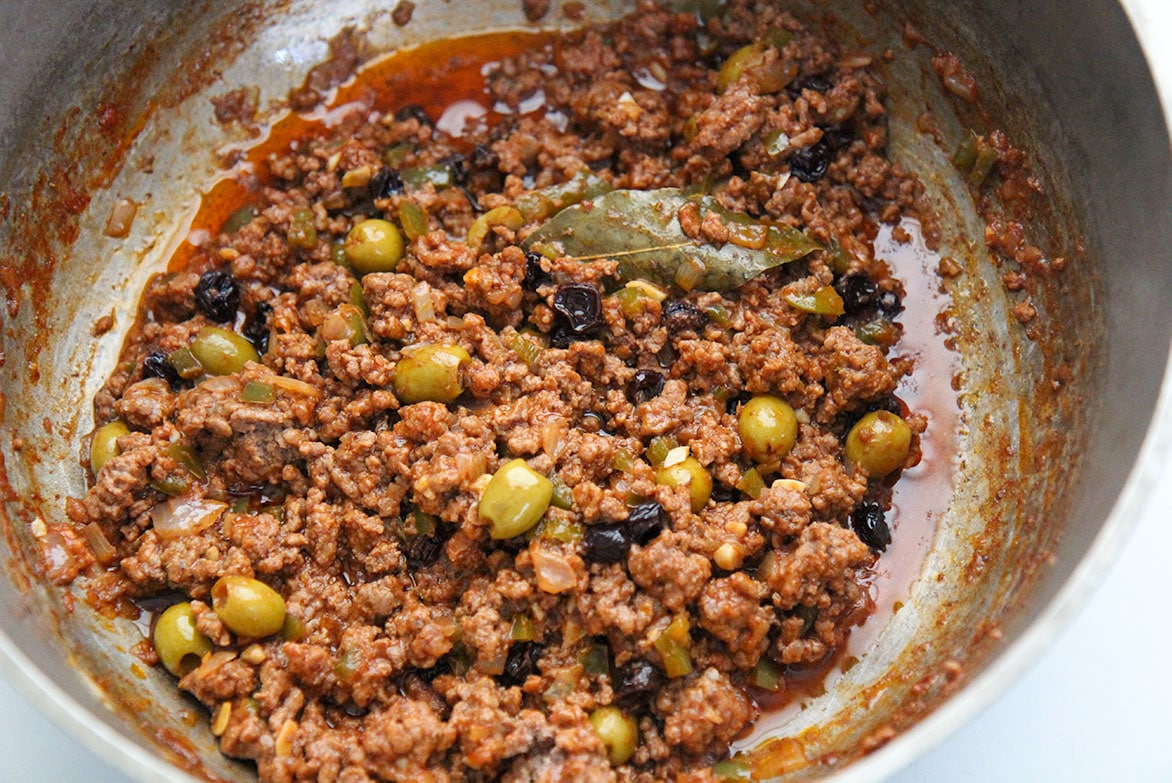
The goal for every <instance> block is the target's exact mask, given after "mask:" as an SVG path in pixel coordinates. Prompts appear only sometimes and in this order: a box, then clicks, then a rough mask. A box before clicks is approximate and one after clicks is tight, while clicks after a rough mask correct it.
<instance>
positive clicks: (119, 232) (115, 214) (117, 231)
mask: <svg viewBox="0 0 1172 783" xmlns="http://www.w3.org/2000/svg"><path fill="white" fill-rule="evenodd" d="M137 212H138V204H135V203H134V202H133V201H131V200H130V199H128V198H120V199H118V200H117V201H115V202H114V207H113V208H112V209H111V210H110V217H109V219H107V220H106V229H105V232H104V233H105V234H106V236H108V237H112V238H114V239H122V238H124V237H125V236H126V235H127V234H129V233H130V226H131V224H132V223H134V216H135V214H137Z"/></svg>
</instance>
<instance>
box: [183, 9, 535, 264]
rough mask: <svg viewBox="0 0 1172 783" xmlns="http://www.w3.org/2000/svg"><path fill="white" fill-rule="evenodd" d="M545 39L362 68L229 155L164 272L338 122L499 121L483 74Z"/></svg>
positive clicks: (452, 48) (416, 52) (519, 36)
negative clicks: (412, 118)
mask: <svg viewBox="0 0 1172 783" xmlns="http://www.w3.org/2000/svg"><path fill="white" fill-rule="evenodd" d="M550 39H551V35H550V34H549V33H540V32H523V31H510V32H501V33H489V34H484V35H477V36H469V37H467V38H455V39H445V40H442V41H433V42H431V43H425V44H422V45H420V46H417V47H415V48H413V49H406V50H400V51H396V52H392V53H391V54H388V55H386V56H384V57H380V58H378V59H376V60H373V61H371V62H369V63H366V64H365V65H363V66H362V68H361V70H360V71H359V72H358V74H357V75H355V76H354V77H352V78H351V79H349V80H348V81H346V82H345V83H343V84H341V85H340V86H338V87H337V88H335V89H334V90H333V91H332V94H331V95H329V97H328V98H327V99H326V101H325V102H324V104H323V105H321V106H319V107H317V108H316V109H314V110H313V111H311V112H306V113H297V112H289V113H287V114H285V115H283V116H282V117H280V118H279V119H277V120H276V121H275V122H273V123H272V124H271V125H269V126H268V127H267V128H265V129H263V130H262V133H261V135H260V137H259V138H258V139H257V140H256V141H254V142H250V143H249V144H248V145H247V146H246V147H244V148H242V149H237V150H235V151H234V153H233V155H232V158H233V161H234V163H233V165H232V168H231V169H230V170H229V171H228V172H227V173H226V175H225V177H224V178H223V179H220V180H218V181H217V182H216V183H215V184H214V185H213V186H212V187H211V189H210V190H208V191H207V193H206V194H204V196H203V199H202V200H201V202H200V206H199V209H198V211H197V212H196V214H195V217H194V218H193V219H192V222H191V228H190V230H189V231H188V234H187V237H186V239H185V241H184V242H182V243H181V244H180V245H179V247H178V248H177V249H176V250H175V252H174V254H173V255H172V256H171V258H170V261H169V263H168V269H169V270H171V271H177V270H180V269H183V268H185V267H187V265H188V264H189V263H191V261H192V258H193V257H194V256H195V255H196V254H197V253H198V251H199V246H200V245H201V244H203V243H204V242H206V241H207V240H208V239H209V238H211V237H212V236H214V235H215V234H217V233H218V232H219V231H220V228H221V226H223V225H224V222H225V221H226V220H227V219H228V218H229V217H231V216H232V214H233V213H235V212H236V211H237V210H239V209H241V208H243V207H246V206H248V205H249V204H250V203H251V202H252V201H253V200H254V198H255V196H254V194H255V193H256V191H257V189H258V188H260V187H262V186H264V185H267V184H270V183H271V182H272V174H271V172H270V171H269V168H268V160H269V158H270V157H271V156H273V155H281V154H284V153H287V152H289V151H290V150H295V149H297V148H298V147H299V146H301V145H302V144H303V143H304V141H305V140H307V139H315V138H320V137H322V136H324V135H326V133H327V132H328V131H329V130H330V129H331V128H332V127H333V126H334V125H336V124H337V123H338V122H339V121H341V120H342V119H343V118H346V117H352V116H354V115H355V114H367V113H370V112H372V111H376V110H377V111H382V112H393V111H395V110H396V109H399V108H402V107H404V106H410V105H417V106H420V107H422V109H423V111H424V112H426V114H427V116H428V117H430V118H431V119H432V121H434V122H437V123H438V124H439V125H440V127H441V128H445V129H448V128H449V127H451V126H458V125H459V118H460V117H461V116H469V117H479V118H481V121H483V122H485V123H487V124H488V125H491V124H492V123H494V122H495V121H497V120H498V119H499V118H500V117H501V116H502V115H500V114H498V113H496V112H495V111H494V110H493V107H492V105H490V104H489V102H488V100H487V94H486V90H485V74H486V73H487V72H488V70H489V69H490V68H491V67H492V66H493V65H494V64H496V63H498V62H500V61H501V60H504V59H506V58H509V57H513V56H515V55H517V54H520V53H521V52H523V51H528V50H532V49H536V48H540V47H541V46H542V45H543V44H545V43H546V42H547V41H549V40H550Z"/></svg>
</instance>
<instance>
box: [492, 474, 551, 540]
mask: <svg viewBox="0 0 1172 783" xmlns="http://www.w3.org/2000/svg"><path fill="white" fill-rule="evenodd" d="M551 500H553V484H552V483H551V482H550V480H549V479H547V478H546V477H545V476H543V475H541V474H540V473H538V472H537V471H535V470H533V468H531V467H529V466H528V465H527V464H525V460H523V459H515V460H512V461H511V462H506V463H505V464H504V465H502V466H501V467H500V469H499V470H497V472H496V473H495V474H494V475H493V477H492V480H490V481H489V482H488V485H487V486H486V487H485V488H484V493H483V494H482V495H481V496H480V506H479V512H480V518H481V519H484V520H487V521H488V522H489V524H490V525H491V529H490V531H489V532H490V534H491V535H492V537H493V538H496V539H504V538H513V537H514V536H519V535H521V534H522V533H525V532H526V531H528V530H529V529H530V528H532V527H533V526H534V525H536V524H537V523H538V522H539V521H540V520H541V518H542V517H543V516H544V515H545V510H546V509H547V508H549V504H550V501H551Z"/></svg>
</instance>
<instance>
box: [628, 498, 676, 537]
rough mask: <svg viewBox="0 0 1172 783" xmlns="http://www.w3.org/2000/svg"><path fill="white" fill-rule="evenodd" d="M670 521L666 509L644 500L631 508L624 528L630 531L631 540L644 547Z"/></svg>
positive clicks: (657, 503) (655, 502)
mask: <svg viewBox="0 0 1172 783" xmlns="http://www.w3.org/2000/svg"><path fill="white" fill-rule="evenodd" d="M670 521H671V517H670V516H669V515H668V513H667V509H665V508H664V507H663V506H662V505H660V503H659V502H658V501H655V500H645V501H643V502H642V503H636V504H635V505H634V506H632V507H631V510H630V512H629V513H628V515H627V521H626V526H627V529H628V530H630V531H631V534H630V536H631V540H632V541H634V542H635V543H637V544H639V545H640V546H646V545H647V544H650V543H651V540H652V539H653V538H655V537H656V536H657V535H659V531H660V530H662V529H663V528H664V527H666V526H667V523H668V522H670Z"/></svg>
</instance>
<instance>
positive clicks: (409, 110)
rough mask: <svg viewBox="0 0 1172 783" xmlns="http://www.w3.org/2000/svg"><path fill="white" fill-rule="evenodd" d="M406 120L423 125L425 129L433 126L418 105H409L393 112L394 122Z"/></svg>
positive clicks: (429, 118)
mask: <svg viewBox="0 0 1172 783" xmlns="http://www.w3.org/2000/svg"><path fill="white" fill-rule="evenodd" d="M407 120H415V121H416V122H418V123H419V124H420V125H424V126H426V127H432V126H433V125H435V123H434V122H432V121H431V117H428V116H427V112H426V111H424V110H423V107H422V106H420V105H419V104H418V103H409V104H407V105H406V106H404V107H403V108H401V109H399V110H398V111H397V112H395V121H396V122H406V121H407Z"/></svg>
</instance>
